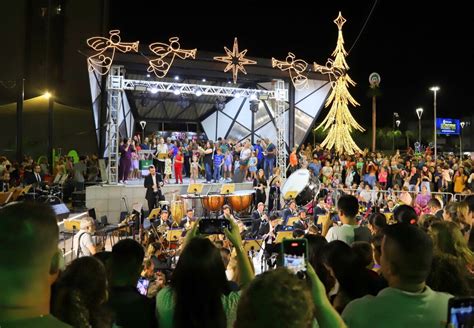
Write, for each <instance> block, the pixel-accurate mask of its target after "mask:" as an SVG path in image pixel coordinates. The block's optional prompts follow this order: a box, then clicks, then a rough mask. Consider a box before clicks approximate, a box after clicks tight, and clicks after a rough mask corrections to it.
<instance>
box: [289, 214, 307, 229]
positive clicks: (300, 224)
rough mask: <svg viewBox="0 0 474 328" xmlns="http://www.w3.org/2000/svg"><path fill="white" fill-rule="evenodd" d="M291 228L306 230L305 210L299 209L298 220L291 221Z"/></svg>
mask: <svg viewBox="0 0 474 328" xmlns="http://www.w3.org/2000/svg"><path fill="white" fill-rule="evenodd" d="M293 228H294V229H295V230H296V229H299V230H302V231H306V230H307V229H308V218H307V217H306V211H305V210H304V209H301V210H300V212H299V216H298V220H296V221H295V222H294V223H293Z"/></svg>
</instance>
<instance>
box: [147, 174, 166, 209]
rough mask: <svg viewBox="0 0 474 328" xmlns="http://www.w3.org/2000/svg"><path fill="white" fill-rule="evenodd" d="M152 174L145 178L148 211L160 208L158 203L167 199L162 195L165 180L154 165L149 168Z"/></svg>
mask: <svg viewBox="0 0 474 328" xmlns="http://www.w3.org/2000/svg"><path fill="white" fill-rule="evenodd" d="M148 170H149V171H150V174H149V175H147V176H146V177H145V182H144V187H145V188H146V195H145V199H146V200H147V202H148V211H149V212H151V210H152V209H154V208H156V207H158V202H159V201H160V200H164V199H165V197H164V196H163V194H162V193H161V186H163V178H162V176H161V174H159V173H157V172H156V168H155V166H154V165H150V166H149V167H148Z"/></svg>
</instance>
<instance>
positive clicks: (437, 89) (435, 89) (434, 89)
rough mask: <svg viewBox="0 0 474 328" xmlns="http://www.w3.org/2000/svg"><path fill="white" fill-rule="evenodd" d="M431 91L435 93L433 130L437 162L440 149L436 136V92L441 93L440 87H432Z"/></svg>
mask: <svg viewBox="0 0 474 328" xmlns="http://www.w3.org/2000/svg"><path fill="white" fill-rule="evenodd" d="M430 90H431V91H433V92H434V99H433V112H434V116H433V118H434V122H433V128H434V131H433V134H434V136H433V137H434V138H433V139H434V160H435V161H436V159H437V155H438V149H437V148H438V147H437V142H436V138H437V134H436V92H438V91H439V87H438V86H434V87H431V88H430Z"/></svg>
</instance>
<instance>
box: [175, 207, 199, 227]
mask: <svg viewBox="0 0 474 328" xmlns="http://www.w3.org/2000/svg"><path fill="white" fill-rule="evenodd" d="M194 221H196V218H195V217H194V210H193V209H192V208H188V210H187V211H186V216H185V217H184V218H182V219H181V222H180V223H179V226H180V228H185V229H188V228H189V227H190V226H191V223H193V222H194Z"/></svg>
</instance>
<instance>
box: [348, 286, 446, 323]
mask: <svg viewBox="0 0 474 328" xmlns="http://www.w3.org/2000/svg"><path fill="white" fill-rule="evenodd" d="M451 297H452V295H450V294H447V293H440V292H435V291H433V290H432V289H430V288H429V287H428V286H426V288H425V290H424V291H423V292H422V293H409V292H405V291H403V290H400V289H396V288H391V287H388V288H385V289H383V290H381V291H380V292H379V293H378V295H377V296H372V295H367V296H364V297H362V298H359V299H356V300H354V301H352V302H350V303H349V304H348V305H347V306H346V308H345V309H344V311H343V312H342V318H343V319H344V321H345V322H346V324H347V326H348V327H350V328H358V327H364V328H365V327H374V328H377V327H383V328H395V327H397V328H398V327H400V328H401V327H416V328H424V327H426V328H428V327H429V328H432V327H444V326H442V325H441V322H442V321H446V319H447V317H448V299H449V298H451Z"/></svg>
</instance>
